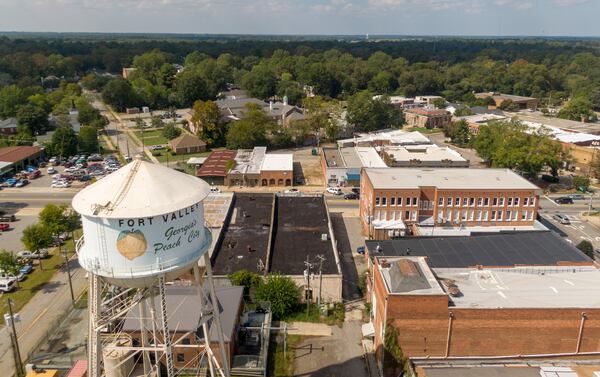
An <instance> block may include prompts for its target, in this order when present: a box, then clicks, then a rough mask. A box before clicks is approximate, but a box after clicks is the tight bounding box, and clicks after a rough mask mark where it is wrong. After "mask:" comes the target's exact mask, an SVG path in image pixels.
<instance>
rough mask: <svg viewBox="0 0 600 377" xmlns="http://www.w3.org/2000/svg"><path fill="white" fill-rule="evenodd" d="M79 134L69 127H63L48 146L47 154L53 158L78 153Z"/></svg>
mask: <svg viewBox="0 0 600 377" xmlns="http://www.w3.org/2000/svg"><path fill="white" fill-rule="evenodd" d="M78 145H79V141H78V140H77V134H76V133H75V131H73V129H72V128H71V127H70V126H68V125H61V126H59V127H58V128H56V130H55V131H54V134H52V139H51V141H50V143H49V144H48V145H47V147H46V149H47V152H48V153H49V154H50V155H51V156H60V157H67V156H73V155H74V154H76V153H77V146H78Z"/></svg>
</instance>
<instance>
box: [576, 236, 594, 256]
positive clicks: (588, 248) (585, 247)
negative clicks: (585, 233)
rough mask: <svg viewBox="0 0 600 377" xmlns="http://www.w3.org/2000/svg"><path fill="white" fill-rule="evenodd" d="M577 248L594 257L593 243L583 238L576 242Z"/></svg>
mask: <svg viewBox="0 0 600 377" xmlns="http://www.w3.org/2000/svg"><path fill="white" fill-rule="evenodd" d="M577 248H578V249H579V250H581V252H582V253H584V254H585V255H587V256H588V257H590V258H592V259H594V245H592V243H591V242H590V241H586V240H583V241H581V242H580V243H579V244H577Z"/></svg>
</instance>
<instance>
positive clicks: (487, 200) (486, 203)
mask: <svg viewBox="0 0 600 377" xmlns="http://www.w3.org/2000/svg"><path fill="white" fill-rule="evenodd" d="M483 205H484V206H486V207H487V206H489V205H490V198H484V199H483Z"/></svg>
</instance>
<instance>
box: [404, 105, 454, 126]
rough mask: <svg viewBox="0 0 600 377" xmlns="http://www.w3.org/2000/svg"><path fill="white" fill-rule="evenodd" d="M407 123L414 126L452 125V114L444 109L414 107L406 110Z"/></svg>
mask: <svg viewBox="0 0 600 377" xmlns="http://www.w3.org/2000/svg"><path fill="white" fill-rule="evenodd" d="M404 119H405V121H406V124H407V125H409V126H412V127H425V128H442V127H445V126H448V125H450V123H451V121H452V114H450V112H448V111H446V110H443V109H427V108H420V107H419V108H414V109H408V110H406V111H405V112H404Z"/></svg>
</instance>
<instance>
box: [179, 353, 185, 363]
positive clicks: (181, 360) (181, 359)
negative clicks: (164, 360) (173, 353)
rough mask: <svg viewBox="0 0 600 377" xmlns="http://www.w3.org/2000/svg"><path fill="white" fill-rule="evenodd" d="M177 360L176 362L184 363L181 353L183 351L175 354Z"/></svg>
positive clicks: (183, 355)
mask: <svg viewBox="0 0 600 377" xmlns="http://www.w3.org/2000/svg"><path fill="white" fill-rule="evenodd" d="M177 362H178V363H184V362H185V354H183V353H178V354H177Z"/></svg>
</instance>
